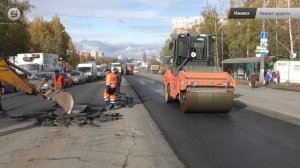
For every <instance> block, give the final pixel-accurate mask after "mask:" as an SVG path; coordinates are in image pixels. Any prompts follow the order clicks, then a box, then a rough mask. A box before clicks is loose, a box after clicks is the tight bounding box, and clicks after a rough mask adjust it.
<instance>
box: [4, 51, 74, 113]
mask: <svg viewBox="0 0 300 168" xmlns="http://www.w3.org/2000/svg"><path fill="white" fill-rule="evenodd" d="M16 70H19V71H21V72H23V73H24V74H25V75H30V73H29V72H28V71H26V70H24V69H23V68H20V67H19V66H17V65H15V64H13V63H11V62H10V61H8V60H7V59H6V58H4V57H1V56H0V80H1V81H5V82H6V83H9V84H11V85H13V86H15V87H17V88H18V89H21V90H23V91H24V92H26V93H28V94H37V95H40V96H41V97H42V98H45V99H48V100H52V101H55V102H56V103H57V104H58V105H59V106H60V107H62V108H63V109H64V111H65V112H66V113H67V114H71V113H72V110H73V107H74V98H73V97H72V95H71V94H70V93H68V92H64V91H61V90H55V89H53V88H50V89H49V90H48V91H46V92H45V93H43V92H42V91H41V87H42V85H43V84H46V83H47V81H46V80H45V79H39V80H38V82H37V84H36V86H34V85H32V84H31V83H29V82H28V81H27V80H26V79H23V78H22V77H21V75H19V74H18V73H17V72H16Z"/></svg>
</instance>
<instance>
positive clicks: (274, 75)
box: [249, 69, 280, 88]
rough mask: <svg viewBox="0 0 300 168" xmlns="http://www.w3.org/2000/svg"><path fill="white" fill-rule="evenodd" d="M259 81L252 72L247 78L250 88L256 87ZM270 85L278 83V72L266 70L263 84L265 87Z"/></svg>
mask: <svg viewBox="0 0 300 168" xmlns="http://www.w3.org/2000/svg"><path fill="white" fill-rule="evenodd" d="M258 81H259V77H258V75H257V74H256V73H255V72H253V73H252V74H251V75H250V77H249V82H250V85H251V87H252V88H255V87H257V83H258ZM270 83H280V72H279V71H278V70H277V71H274V70H271V69H269V70H266V71H265V73H264V84H265V85H266V86H267V85H269V84H270Z"/></svg>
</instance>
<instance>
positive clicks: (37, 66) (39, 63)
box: [16, 53, 62, 73]
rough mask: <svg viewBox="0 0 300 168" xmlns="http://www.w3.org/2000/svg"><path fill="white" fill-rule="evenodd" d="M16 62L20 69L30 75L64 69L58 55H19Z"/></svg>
mask: <svg viewBox="0 0 300 168" xmlns="http://www.w3.org/2000/svg"><path fill="white" fill-rule="evenodd" d="M16 59H17V60H16V62H17V64H16V65H18V66H19V67H21V68H23V69H25V70H27V71H28V72H30V73H37V72H40V71H51V70H55V69H62V64H61V63H60V62H59V61H58V55H57V54H51V53H22V54H17V57H16Z"/></svg>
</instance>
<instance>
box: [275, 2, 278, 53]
mask: <svg viewBox="0 0 300 168" xmlns="http://www.w3.org/2000/svg"><path fill="white" fill-rule="evenodd" d="M277 6H278V0H276V8H277ZM277 31H278V19H277V18H276V20H275V39H276V45H275V46H276V48H275V56H278V32H277Z"/></svg>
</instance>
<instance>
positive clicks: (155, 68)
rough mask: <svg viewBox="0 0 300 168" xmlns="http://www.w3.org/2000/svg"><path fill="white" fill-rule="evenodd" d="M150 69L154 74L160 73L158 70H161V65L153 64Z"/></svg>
mask: <svg viewBox="0 0 300 168" xmlns="http://www.w3.org/2000/svg"><path fill="white" fill-rule="evenodd" d="M150 71H151V73H153V74H158V72H159V65H151V66H150Z"/></svg>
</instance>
